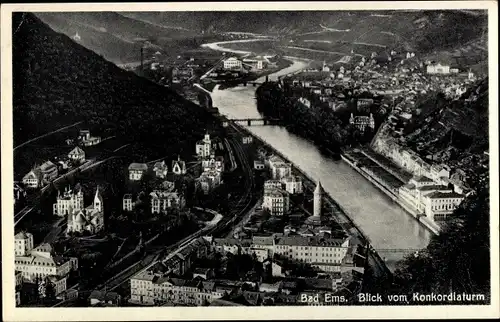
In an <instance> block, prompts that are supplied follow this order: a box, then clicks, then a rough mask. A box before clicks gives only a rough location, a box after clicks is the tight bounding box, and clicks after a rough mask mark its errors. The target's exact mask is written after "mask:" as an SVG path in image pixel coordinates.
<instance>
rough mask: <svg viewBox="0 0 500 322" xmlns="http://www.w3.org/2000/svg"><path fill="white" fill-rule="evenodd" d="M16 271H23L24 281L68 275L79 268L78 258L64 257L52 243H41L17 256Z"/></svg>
mask: <svg viewBox="0 0 500 322" xmlns="http://www.w3.org/2000/svg"><path fill="white" fill-rule="evenodd" d="M15 265H16V271H19V272H21V275H22V278H23V281H27V282H34V281H35V280H36V279H37V278H38V279H45V278H47V277H49V276H56V277H58V279H57V280H60V278H62V277H66V276H67V275H68V274H69V273H70V271H72V270H77V269H78V259H77V258H73V257H62V256H59V255H57V254H55V253H54V251H53V249H52V246H51V245H50V244H41V245H39V246H38V247H35V248H32V249H28V251H27V253H25V254H24V255H21V256H16V257H15Z"/></svg>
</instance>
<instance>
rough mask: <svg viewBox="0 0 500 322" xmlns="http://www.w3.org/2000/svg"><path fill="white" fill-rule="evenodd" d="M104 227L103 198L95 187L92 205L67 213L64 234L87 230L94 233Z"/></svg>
mask: <svg viewBox="0 0 500 322" xmlns="http://www.w3.org/2000/svg"><path fill="white" fill-rule="evenodd" d="M103 229H104V210H103V199H102V196H101V193H100V192H99V187H97V189H96V192H95V195H94V200H93V202H92V205H90V206H88V207H87V208H85V209H79V210H77V211H75V212H73V213H69V214H68V227H67V229H66V234H71V233H75V232H76V233H82V232H89V233H91V234H95V233H97V232H99V231H101V230H103Z"/></svg>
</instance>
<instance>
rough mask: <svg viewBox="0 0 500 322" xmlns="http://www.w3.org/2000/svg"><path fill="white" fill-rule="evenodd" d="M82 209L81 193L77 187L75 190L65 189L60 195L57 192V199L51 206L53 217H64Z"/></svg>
mask: <svg viewBox="0 0 500 322" xmlns="http://www.w3.org/2000/svg"><path fill="white" fill-rule="evenodd" d="M83 208H84V204H83V192H82V189H81V187H80V186H79V185H78V186H76V187H75V190H72V189H70V188H69V187H66V188H65V189H64V192H63V194H62V195H61V192H60V191H58V192H57V199H56V203H54V205H53V209H52V213H53V214H54V216H59V217H64V216H67V215H68V214H73V213H75V212H77V211H79V210H82V209H83Z"/></svg>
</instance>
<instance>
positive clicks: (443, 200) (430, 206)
mask: <svg viewBox="0 0 500 322" xmlns="http://www.w3.org/2000/svg"><path fill="white" fill-rule="evenodd" d="M464 198H465V196H464V195H462V194H459V193H456V192H454V191H451V192H442V191H434V192H432V193H429V194H427V195H425V196H424V198H423V204H424V207H425V208H424V209H425V215H426V216H427V217H428V218H429V219H431V220H433V221H434V222H441V221H444V220H446V219H447V218H448V217H449V215H451V214H452V213H453V211H455V209H457V207H458V206H459V205H460V203H461V202H462V200H464Z"/></svg>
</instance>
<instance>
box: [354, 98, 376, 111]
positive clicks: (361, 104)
mask: <svg viewBox="0 0 500 322" xmlns="http://www.w3.org/2000/svg"><path fill="white" fill-rule="evenodd" d="M372 104H373V99H372V98H359V99H358V100H357V102H356V106H357V108H358V111H360V110H363V109H365V108H367V107H369V106H370V105H372Z"/></svg>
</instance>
